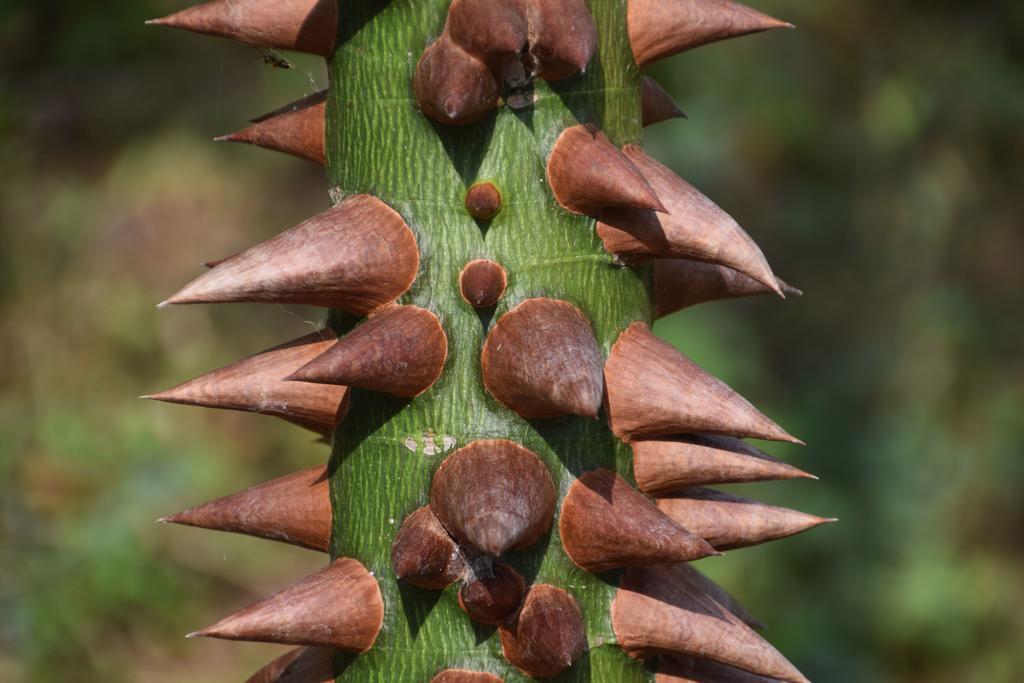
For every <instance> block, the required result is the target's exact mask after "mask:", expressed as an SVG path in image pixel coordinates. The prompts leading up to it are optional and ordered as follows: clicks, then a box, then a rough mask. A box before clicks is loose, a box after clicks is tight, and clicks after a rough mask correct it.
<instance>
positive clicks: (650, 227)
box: [597, 145, 782, 296]
mask: <svg viewBox="0 0 1024 683" xmlns="http://www.w3.org/2000/svg"><path fill="white" fill-rule="evenodd" d="M623 153H624V154H625V155H626V156H627V157H628V158H629V159H630V161H631V162H632V163H633V164H634V165H635V167H636V168H637V169H639V170H640V171H641V172H642V173H643V175H644V177H645V178H646V179H647V180H648V181H649V182H650V184H651V187H652V188H654V191H655V192H657V193H658V197H660V198H661V200H662V201H663V202H664V203H665V206H666V207H667V213H666V214H664V215H662V214H656V213H654V212H652V211H635V210H621V209H609V210H607V211H604V212H603V213H602V214H601V216H600V219H601V222H600V223H598V228H597V234H598V236H600V238H601V240H602V241H603V242H604V246H605V249H607V250H608V251H610V252H612V253H614V254H618V255H620V256H626V257H644V256H654V257H657V258H688V259H695V260H697V261H709V262H711V263H720V264H722V265H724V266H728V267H730V268H732V269H734V270H738V271H740V272H741V273H744V274H745V275H748V276H750V277H751V278H753V279H755V280H757V281H758V282H762V283H764V284H765V285H767V286H768V287H769V288H770V289H771V290H772V291H774V292H776V293H778V294H779V295H780V296H781V295H782V290H781V288H780V286H779V283H778V280H777V279H776V278H775V275H773V274H772V270H771V267H770V266H769V265H768V262H767V260H765V257H764V254H763V253H762V252H761V249H760V248H759V247H758V246H757V244H755V243H754V240H752V239H751V238H750V236H749V235H748V234H747V233H746V232H744V231H743V228H741V227H740V226H739V225H738V224H737V223H736V221H735V220H733V218H732V217H731V216H730V215H729V214H727V213H725V212H724V211H722V209H720V208H719V207H718V206H716V205H715V204H714V202H712V201H711V200H710V199H708V198H707V197H705V196H704V195H702V194H701V193H700V192H698V191H697V190H696V189H694V188H693V186H691V185H690V184H689V183H687V182H686V181H685V180H683V179H682V178H680V177H679V176H677V175H676V174H675V173H673V172H672V170H671V169H669V168H668V167H666V166H665V165H663V164H661V163H659V162H658V161H655V160H654V159H652V158H651V157H649V156H647V154H645V153H644V151H643V150H642V149H640V148H639V147H636V146H634V145H626V146H625V147H624V148H623Z"/></svg>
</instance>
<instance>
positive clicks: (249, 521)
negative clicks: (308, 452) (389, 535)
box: [158, 465, 331, 552]
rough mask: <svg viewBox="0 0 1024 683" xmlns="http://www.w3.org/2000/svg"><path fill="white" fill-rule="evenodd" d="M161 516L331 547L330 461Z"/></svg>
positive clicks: (311, 546) (306, 545) (307, 545)
mask: <svg viewBox="0 0 1024 683" xmlns="http://www.w3.org/2000/svg"><path fill="white" fill-rule="evenodd" d="M158 521H160V522H168V523H171V524H186V525H188V526H195V527H202V528H204V529H213V530H215V531H230V532H233V533H236V534H248V535H249V536H258V537H260V538H266V539H270V540H274V541H281V542H282V543H291V544H292V545H297V546H301V547H303V548H309V549H311V550H319V551H321V552H327V550H328V545H329V544H330V540H331V497H330V493H329V492H328V490H327V467H326V466H324V465H317V466H316V467H310V468H308V469H304V470H301V471H299V472H295V473H292V474H288V475H285V476H283V477H278V478H277V479H271V480H270V481H267V482H264V483H262V484H258V485H257V486H253V487H251V488H248V489H246V490H244V491H240V492H238V493H235V494H232V495H230V496H225V497H223V498H218V499H217V500H212V501H210V502H208V503H203V504H201V505H197V506H195V507H192V508H189V509H188V510H185V511H184V512H179V513H178V514H176V515H170V516H168V517H161V518H160V519H159V520H158Z"/></svg>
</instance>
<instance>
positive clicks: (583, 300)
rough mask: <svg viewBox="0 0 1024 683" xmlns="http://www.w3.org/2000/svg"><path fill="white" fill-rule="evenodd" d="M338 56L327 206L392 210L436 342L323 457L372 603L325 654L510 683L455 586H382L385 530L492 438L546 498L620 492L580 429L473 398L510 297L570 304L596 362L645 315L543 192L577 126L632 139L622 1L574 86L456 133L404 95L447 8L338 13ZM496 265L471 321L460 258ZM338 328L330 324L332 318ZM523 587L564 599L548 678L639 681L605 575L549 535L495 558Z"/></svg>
mask: <svg viewBox="0 0 1024 683" xmlns="http://www.w3.org/2000/svg"><path fill="white" fill-rule="evenodd" d="M340 5H341V7H340V13H339V14H340V17H341V22H340V26H341V29H340V30H341V34H340V35H339V40H338V44H339V46H340V47H339V48H338V50H337V52H336V53H335V54H334V56H333V57H332V58H331V59H330V62H329V64H330V99H329V100H328V109H327V158H328V174H329V178H330V182H331V186H332V196H333V198H334V199H335V200H337V199H339V198H341V197H343V196H347V195H350V194H354V193H360V192H365V193H369V194H372V195H374V196H376V197H379V198H380V199H382V200H383V201H385V202H387V203H388V204H389V205H390V206H392V207H393V208H395V209H396V210H397V211H398V212H399V213H401V214H402V216H403V217H404V218H405V220H406V222H407V223H408V224H409V226H410V227H411V228H412V230H413V231H414V232H415V234H416V237H417V240H418V242H419V247H420V251H421V254H422V267H421V271H420V274H419V277H418V278H417V280H416V283H415V285H414V286H413V288H412V290H411V291H410V292H409V293H408V294H407V295H406V296H405V297H403V300H402V302H403V303H414V304H416V305H418V306H422V307H424V308H427V309H429V310H431V311H433V312H434V313H435V314H437V316H438V317H439V318H440V320H441V322H442V325H443V326H444V329H445V332H446V333H447V335H448V340H449V359H448V362H447V365H446V367H445V370H444V374H443V375H442V376H441V379H440V380H439V381H438V382H437V383H436V384H435V385H434V386H433V387H432V388H431V389H430V390H429V391H427V392H426V393H425V394H423V395H421V396H419V397H417V398H415V399H412V400H403V399H397V398H394V397H391V396H387V395H384V394H382V393H377V392H371V391H361V390H355V391H354V396H353V400H352V408H351V412H350V413H349V414H348V417H347V419H346V420H345V422H344V424H343V426H342V428H341V429H339V431H338V433H337V435H336V437H335V443H334V451H333V455H332V460H331V491H332V500H333V506H334V534H333V545H332V557H353V558H356V559H358V560H360V561H361V562H363V563H364V564H365V565H366V566H367V567H368V568H369V569H370V570H371V571H372V572H373V573H374V574H375V575H376V576H377V577H378V578H379V579H380V585H381V590H382V592H383V596H384V601H385V605H386V615H385V620H384V626H383V629H382V630H381V632H380V636H379V637H378V639H377V642H376V644H375V646H374V647H373V648H372V649H371V650H370V651H369V652H367V653H366V654H363V655H360V656H359V657H346V656H342V658H343V662H342V663H343V665H344V668H343V669H339V678H338V680H344V681H348V680H360V681H399V680H400V681H423V682H424V683H426V682H427V681H429V680H430V679H431V677H432V676H433V675H434V674H436V673H437V672H438V671H440V670H441V669H444V668H448V667H466V668H471V669H476V670H483V671H490V672H493V673H496V674H499V675H501V676H502V677H504V678H505V680H506V681H516V680H524V677H523V676H522V674H521V673H519V672H517V671H516V670H515V669H514V668H513V667H512V666H511V665H509V664H508V662H507V661H505V659H504V658H503V657H502V656H501V647H500V644H499V642H498V637H497V633H496V631H495V629H494V628H493V627H483V626H480V625H477V624H474V623H473V622H472V621H471V620H470V619H469V618H468V617H467V616H466V614H465V613H464V612H463V611H462V610H461V609H460V608H459V606H458V603H457V599H456V595H457V587H455V586H453V587H449V589H447V590H446V591H444V592H443V593H440V592H430V591H425V590H421V589H418V588H415V587H412V586H409V585H407V584H404V583H399V582H398V581H396V579H395V576H394V573H393V571H392V568H391V562H390V551H391V544H392V541H393V540H394V537H395V533H396V531H397V530H398V528H399V525H400V524H401V522H402V520H403V519H404V518H405V517H406V516H407V515H408V514H409V513H411V512H412V511H414V510H415V509H417V508H418V507H420V506H422V505H424V504H426V502H427V497H428V492H429V488H430V482H431V477H432V475H433V473H434V471H435V470H436V468H437V466H438V465H439V464H440V463H441V461H442V460H443V459H444V458H445V457H446V456H447V455H448V454H450V453H451V452H452V451H453V450H454V449H456V448H459V447H462V446H465V445H466V444H468V443H470V442H472V441H474V440H476V439H487V438H503V439H510V440H513V441H516V442H518V443H520V444H522V445H524V446H525V447H527V448H529V449H531V450H532V451H534V452H536V453H537V454H538V455H540V457H541V458H542V459H543V460H544V462H545V463H546V464H547V466H548V467H549V469H550V471H551V474H552V476H553V478H554V480H555V485H556V488H557V489H558V491H559V495H560V496H561V495H564V493H565V490H566V489H567V487H568V485H569V484H570V483H571V482H572V480H573V478H574V477H575V476H578V475H579V474H580V473H582V472H584V471H587V470H592V469H594V468H597V467H602V466H603V467H610V468H613V469H616V470H618V471H619V472H620V473H621V474H623V475H624V476H626V477H627V478H631V471H630V467H629V458H630V453H629V449H628V448H627V447H626V446H624V445H623V444H622V443H621V442H619V441H618V440H617V439H615V438H614V437H613V436H612V434H611V432H610V431H609V430H608V428H607V426H606V424H605V423H604V422H603V421H601V422H598V421H593V420H587V419H585V418H580V417H565V418H556V419H545V420H525V419H523V418H521V417H519V416H518V415H516V414H514V413H513V412H512V411H510V410H508V409H506V408H504V407H503V406H501V405H500V404H498V403H497V402H496V401H495V400H494V399H493V398H491V397H490V396H489V395H488V394H487V392H486V391H485V390H484V387H483V383H482V380H481V372H480V352H481V347H482V345H483V342H484V339H485V335H486V332H487V330H488V328H489V327H490V325H491V324H492V323H493V321H494V320H496V319H497V318H498V317H500V316H501V315H502V314H503V313H504V312H506V311H507V310H509V309H510V308H512V307H514V306H515V305H516V304H518V303H519V302H521V301H523V300H524V299H527V298H530V297H536V296H546V297H552V298H557V299H564V300H566V301H569V302H571V303H573V304H575V305H576V306H577V307H579V308H580V310H582V311H583V312H584V313H585V314H586V316H587V317H588V318H589V320H590V321H591V323H592V325H593V328H594V332H595V333H596V335H597V339H598V340H599V342H600V344H601V346H602V350H603V351H604V352H605V353H607V352H608V350H609V348H610V346H611V344H612V342H613V341H614V340H615V339H616V338H617V336H618V335H619V333H621V332H622V331H623V330H624V329H625V328H626V326H627V325H628V324H629V323H631V322H633V321H635V320H638V319H639V320H648V321H649V319H650V314H651V305H650V301H649V295H648V289H647V288H646V287H645V283H644V282H643V281H642V280H641V279H640V277H641V276H643V274H644V271H642V270H641V271H635V270H631V269H629V268H622V267H617V266H616V265H615V264H614V263H613V261H612V259H611V258H610V257H609V256H608V254H607V253H606V252H605V251H604V249H603V248H602V246H601V243H600V240H599V239H598V238H597V237H596V235H595V232H594V221H593V219H590V218H586V217H583V216H573V215H571V214H569V213H568V212H566V211H565V210H564V209H563V208H561V207H559V206H558V205H557V204H556V203H555V201H554V199H553V198H552V196H551V192H550V190H549V188H548V187H547V181H546V178H545V161H546V159H547V155H548V152H549V151H550V149H551V146H552V145H553V143H554V141H555V138H556V137H557V136H558V134H559V133H561V132H562V131H563V130H564V129H565V128H567V127H568V126H571V125H574V124H576V123H578V122H585V123H586V122H589V123H594V124H596V125H598V126H599V127H600V128H601V129H602V130H604V131H605V132H606V133H607V134H608V135H609V137H610V138H611V139H612V140H613V141H614V142H616V143H618V144H623V143H626V142H632V141H636V140H638V138H639V137H640V129H641V120H640V101H639V87H640V73H639V71H638V70H637V69H636V66H635V65H634V63H633V60H632V56H631V54H630V49H629V45H628V42H627V37H626V28H625V27H626V21H625V1H624V0H590V2H589V6H590V10H591V12H592V14H593V15H594V18H595V21H596V23H597V25H598V29H599V30H598V33H599V35H600V40H601V43H600V51H599V54H598V55H597V56H596V57H595V58H594V60H593V61H592V62H591V64H590V66H589V68H588V70H587V73H586V74H583V75H580V76H577V77H574V78H571V79H568V80H565V81H558V82H551V83H548V82H545V81H543V80H541V79H536V80H535V81H534V83H533V87H534V93H535V95H536V102H535V104H534V106H533V107H531V108H529V109H526V110H525V111H518V112H514V111H512V110H511V109H509V108H507V107H503V108H501V109H500V110H499V111H498V113H497V114H496V115H491V116H488V117H487V118H485V119H484V120H483V121H481V122H479V123H476V124H473V125H470V126H450V127H444V126H439V125H436V124H432V123H431V122H430V121H428V119H426V118H425V117H424V116H423V115H422V114H421V113H420V112H419V110H418V109H417V107H416V104H415V101H414V99H413V96H412V91H411V81H412V76H413V71H414V69H415V66H416V62H417V60H418V59H419V56H420V54H422V52H423V50H424V48H426V46H427V45H428V44H429V43H430V41H432V40H433V39H434V38H436V37H437V36H438V34H439V33H440V32H441V30H442V27H443V25H444V20H445V16H446V13H447V10H448V5H449V2H448V0H394V1H392V2H384V1H382V0H344V1H342V2H341V3H340ZM485 180H486V181H490V182H492V183H494V184H495V185H496V186H497V187H499V188H500V189H501V191H502V195H503V199H504V205H503V209H502V211H501V213H500V214H498V215H497V216H496V217H495V218H494V219H493V220H491V221H489V222H479V221H476V220H474V219H473V218H472V217H470V215H469V214H468V213H467V211H466V209H465V206H464V195H465V192H466V189H467V188H468V187H469V186H470V185H472V184H473V183H475V182H478V181H485ZM481 257H484V258H489V259H493V260H495V261H497V262H499V263H500V264H502V265H503V266H504V267H505V269H506V270H507V272H508V276H509V283H508V290H507V292H506V295H505V297H504V298H503V299H502V301H501V302H500V303H499V304H498V306H497V308H496V310H494V311H486V312H478V311H476V310H474V309H473V308H471V307H470V306H469V305H467V304H466V302H465V301H463V299H462V298H461V296H460V293H459V286H458V275H459V272H460V270H461V269H462V267H463V266H464V265H465V264H466V263H467V262H469V261H471V260H473V259H475V258H481ZM333 323H334V325H335V327H336V328H337V329H338V330H339V331H340V330H343V329H346V328H347V326H348V325H349V324H350V321H349V320H348V319H346V317H345V316H342V315H335V316H334V317H333ZM507 559H508V560H509V561H510V562H511V563H512V564H513V565H514V566H515V567H516V569H518V570H519V572H520V573H522V574H523V576H524V577H525V578H526V580H527V583H540V582H545V583H550V584H553V585H555V586H559V587H562V588H565V589H567V590H568V591H570V592H571V593H572V594H573V595H574V596H575V597H576V598H577V600H579V603H580V606H581V608H582V610H583V613H584V617H585V619H586V622H587V638H588V643H589V651H588V652H587V654H586V655H584V656H583V657H582V658H581V660H580V661H579V662H577V664H576V665H575V666H573V667H572V668H571V669H570V670H568V671H567V672H566V673H564V674H563V675H562V676H561V677H560V678H559V680H574V681H575V680H595V681H629V680H645V679H646V678H647V677H649V674H647V673H646V672H645V671H644V670H643V669H642V668H641V667H640V666H639V665H638V664H637V663H635V662H634V661H633V660H631V659H629V658H628V657H627V656H626V655H625V654H624V653H623V652H622V651H621V650H620V649H619V648H618V647H617V646H616V645H615V643H614V640H615V639H614V636H613V634H612V629H611V626H610V623H609V616H608V608H609V604H610V602H611V600H612V597H613V595H614V591H615V585H616V582H614V581H612V580H610V578H614V574H613V575H610V576H609V575H606V576H604V577H597V576H594V575H592V574H589V573H587V572H584V571H581V570H580V569H578V568H577V567H575V565H573V563H572V562H571V561H569V559H568V558H567V557H566V555H565V553H564V551H563V550H562V544H561V541H560V539H559V538H558V533H557V519H556V524H555V526H554V528H553V529H552V532H551V533H550V534H549V535H548V536H547V537H545V538H544V539H542V541H541V542H540V543H537V544H536V545H534V546H532V547H531V548H529V549H527V550H525V551H521V552H514V553H511V554H510V555H509V556H508V558H507Z"/></svg>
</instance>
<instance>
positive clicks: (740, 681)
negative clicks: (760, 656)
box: [654, 655, 777, 683]
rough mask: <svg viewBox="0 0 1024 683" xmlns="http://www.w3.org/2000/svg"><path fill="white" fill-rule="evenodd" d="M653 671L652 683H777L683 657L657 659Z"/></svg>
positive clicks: (704, 661) (736, 670) (763, 677)
mask: <svg viewBox="0 0 1024 683" xmlns="http://www.w3.org/2000/svg"><path fill="white" fill-rule="evenodd" d="M655 671H656V673H655V676H654V683H777V680H776V679H774V678H767V677H765V676H758V675H757V674H752V673H750V672H748V671H744V670H742V669H737V668H735V667H732V666H727V665H725V664H719V663H718V662H712V661H711V660H709V659H698V658H696V657H687V656H685V655H674V656H673V655H663V656H661V657H659V658H658V665H657V668H656V669H655Z"/></svg>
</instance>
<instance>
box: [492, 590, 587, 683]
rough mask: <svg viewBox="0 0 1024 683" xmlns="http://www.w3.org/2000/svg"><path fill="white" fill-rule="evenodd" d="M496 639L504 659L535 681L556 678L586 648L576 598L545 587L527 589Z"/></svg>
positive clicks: (584, 629) (585, 634) (585, 633)
mask: <svg viewBox="0 0 1024 683" xmlns="http://www.w3.org/2000/svg"><path fill="white" fill-rule="evenodd" d="M498 635H499V636H500V638H501V650H502V652H503V653H504V655H505V659H507V660H508V661H509V662H510V663H511V664H512V666H514V667H516V668H517V669H519V670H520V671H522V672H523V673H525V674H526V675H527V676H533V677H534V678H550V677H552V676H557V675H558V674H560V673H561V672H563V671H565V670H566V669H568V668H569V667H570V666H572V665H573V662H575V661H576V660H577V659H578V658H579V656H580V655H582V654H583V651H584V650H586V648H587V632H586V628H585V627H584V623H583V613H582V612H581V611H580V606H579V603H577V602H576V598H574V597H573V596H572V595H571V594H569V593H568V592H566V591H564V590H562V589H561V588H555V587H554V586H550V585H548V584H544V583H541V584H537V585H534V586H531V587H530V590H529V592H528V593H527V594H526V600H525V601H524V602H523V608H522V609H521V610H520V611H519V615H518V616H517V617H516V619H515V621H513V622H511V623H509V624H506V625H504V626H501V627H499V628H498Z"/></svg>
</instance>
